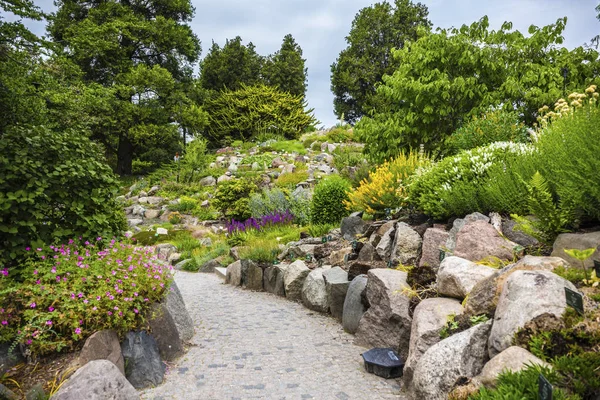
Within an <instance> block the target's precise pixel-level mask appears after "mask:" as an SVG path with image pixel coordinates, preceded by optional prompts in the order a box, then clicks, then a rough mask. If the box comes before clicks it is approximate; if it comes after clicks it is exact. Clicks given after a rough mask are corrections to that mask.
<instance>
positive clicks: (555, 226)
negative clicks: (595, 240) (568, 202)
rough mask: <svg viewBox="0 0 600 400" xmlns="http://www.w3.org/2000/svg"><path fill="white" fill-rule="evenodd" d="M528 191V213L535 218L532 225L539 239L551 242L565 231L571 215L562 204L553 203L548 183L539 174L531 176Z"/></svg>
mask: <svg viewBox="0 0 600 400" xmlns="http://www.w3.org/2000/svg"><path fill="white" fill-rule="evenodd" d="M528 189H529V211H530V212H531V213H532V214H533V215H534V216H535V217H536V218H537V220H536V221H534V222H533V225H534V226H535V227H536V228H537V229H538V230H539V231H540V233H541V236H542V237H541V239H543V240H545V241H551V240H553V239H554V238H555V237H556V236H557V235H558V234H559V233H561V232H565V231H566V229H565V228H566V226H567V225H568V224H569V222H570V221H571V213H570V212H569V210H568V208H565V207H562V204H560V203H559V204H558V205H557V204H556V203H555V202H554V199H553V197H552V194H551V193H550V188H549V186H548V182H547V181H546V179H544V177H543V176H542V174H540V173H539V172H536V173H535V174H533V177H532V178H531V181H530V182H529V185H528Z"/></svg>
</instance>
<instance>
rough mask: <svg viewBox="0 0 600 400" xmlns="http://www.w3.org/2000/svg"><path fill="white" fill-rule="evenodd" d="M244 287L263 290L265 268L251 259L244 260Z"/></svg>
mask: <svg viewBox="0 0 600 400" xmlns="http://www.w3.org/2000/svg"><path fill="white" fill-rule="evenodd" d="M241 263H242V287H244V288H246V289H250V290H257V291H262V290H263V270H262V268H261V267H259V266H258V265H257V264H256V263H254V262H253V261H251V260H242V261H241Z"/></svg>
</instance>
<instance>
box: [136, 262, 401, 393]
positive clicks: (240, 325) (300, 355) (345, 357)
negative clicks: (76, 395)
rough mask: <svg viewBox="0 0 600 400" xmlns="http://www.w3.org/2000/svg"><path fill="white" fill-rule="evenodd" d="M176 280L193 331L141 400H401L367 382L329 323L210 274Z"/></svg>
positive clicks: (373, 379) (348, 339)
mask: <svg viewBox="0 0 600 400" xmlns="http://www.w3.org/2000/svg"><path fill="white" fill-rule="evenodd" d="M175 280H176V282H177V285H178V286H179V289H180V290H181V293H182V295H183V298H184V300H185V302H186V306H187V309H188V311H189V312H190V315H191V317H192V319H193V320H194V325H195V329H196V334H195V335H194V337H193V338H192V344H193V345H192V346H191V347H190V349H189V351H188V352H187V353H186V354H185V355H184V356H183V357H182V358H181V359H180V360H178V362H176V363H175V364H173V365H171V366H170V367H169V369H168V374H167V376H166V379H165V383H164V384H162V385H161V386H159V387H156V388H153V389H147V390H145V391H143V392H142V398H144V399H154V400H159V399H164V400H167V399H180V400H184V399H185V400H188V399H202V400H212V399H214V400H224V399H227V400H230V399H231V400H233V399H322V400H329V399H331V400H338V399H339V400H344V399H360V400H364V399H369V400H378V399H396V400H398V399H402V398H403V395H401V394H400V382H399V380H385V379H383V378H379V377H377V376H375V375H371V374H368V373H367V372H366V371H365V370H364V367H363V363H362V357H361V356H360V354H361V353H362V352H363V351H364V350H365V349H363V348H361V347H357V346H354V345H353V344H352V340H353V336H352V335H350V334H347V333H346V332H344V331H343V329H342V328H341V324H339V323H338V322H337V321H335V320H334V319H333V318H331V317H327V316H324V315H320V314H318V313H314V312H312V311H310V310H308V309H306V308H304V307H303V306H302V305H301V304H298V303H293V302H290V301H288V300H286V299H284V298H281V297H277V296H275V295H272V294H268V293H262V292H261V293H257V292H251V291H247V290H242V289H241V288H237V287H232V286H229V285H224V284H223V283H222V280H221V279H220V278H219V277H217V276H216V275H213V274H201V273H198V274H193V273H186V272H182V271H179V272H177V274H176V276H175Z"/></svg>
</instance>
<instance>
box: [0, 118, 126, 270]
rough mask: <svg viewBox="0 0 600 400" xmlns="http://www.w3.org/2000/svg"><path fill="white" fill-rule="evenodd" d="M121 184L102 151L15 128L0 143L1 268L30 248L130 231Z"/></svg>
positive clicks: (74, 139)
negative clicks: (119, 200) (120, 195)
mask: <svg viewBox="0 0 600 400" xmlns="http://www.w3.org/2000/svg"><path fill="white" fill-rule="evenodd" d="M118 191H119V181H118V179H117V178H116V176H115V175H114V174H113V173H112V171H111V170H110V168H109V167H108V165H107V164H106V162H105V161H104V159H103V156H102V151H101V149H100V147H99V146H98V145H97V144H95V143H92V142H91V141H90V140H89V139H88V138H87V137H85V136H83V135H82V134H80V133H78V132H75V131H72V130H64V131H62V132H53V131H50V130H49V129H46V128H44V127H35V128H31V129H24V128H13V129H10V130H8V131H6V132H5V133H4V134H3V135H2V140H0V265H2V264H4V265H6V266H11V265H17V264H18V261H19V258H20V257H22V256H23V255H24V254H25V248H26V247H32V248H38V247H41V246H42V244H45V243H48V244H53V243H58V242H61V241H66V240H68V239H70V238H73V237H79V236H81V237H84V238H87V239H91V238H96V237H98V236H102V237H112V236H114V235H120V232H121V231H123V230H125V228H126V224H125V216H124V213H123V210H122V208H121V206H120V205H119V204H118V203H117V202H116V200H115V197H116V195H117V193H118Z"/></svg>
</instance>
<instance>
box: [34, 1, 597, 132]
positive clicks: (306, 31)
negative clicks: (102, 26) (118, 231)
mask: <svg viewBox="0 0 600 400" xmlns="http://www.w3.org/2000/svg"><path fill="white" fill-rule="evenodd" d="M421 2H422V3H424V4H425V5H427V7H428V8H429V19H430V20H431V21H432V22H433V26H434V27H442V28H449V27H452V26H456V27H458V26H461V25H462V24H470V23H472V22H473V21H476V20H478V19H479V18H481V17H482V16H484V15H487V16H488V17H489V20H490V25H491V27H492V28H493V29H498V28H499V27H500V26H501V24H502V23H503V22H504V21H511V22H513V27H514V28H515V29H518V30H520V31H522V32H526V31H527V28H528V27H529V25H531V24H535V25H538V26H541V25H547V24H550V23H553V22H555V21H556V20H557V19H558V18H561V17H564V16H566V17H568V21H567V28H566V30H565V32H564V37H565V43H564V45H565V46H567V47H569V48H573V47H577V46H580V45H583V44H584V43H589V41H590V39H591V38H592V37H594V36H595V35H597V34H598V33H600V22H599V21H598V20H597V19H596V12H595V10H594V9H595V7H596V6H597V5H598V0H501V1H489V0H487V1H485V0H423V1H421ZM35 3H36V4H37V5H38V6H40V7H41V8H42V9H43V10H44V11H46V12H50V11H52V10H53V9H54V6H53V4H52V1H51V0H35ZM192 3H193V4H194V6H195V7H196V16H195V17H194V19H193V21H192V22H191V26H192V28H193V30H194V32H195V33H196V35H198V37H199V38H200V40H201V41H202V48H203V53H202V56H204V55H205V54H206V51H208V49H209V48H210V45H211V42H212V41H215V42H217V43H218V44H219V45H221V46H222V45H223V44H224V43H225V39H227V38H234V37H235V36H238V35H239V36H241V37H242V39H243V41H244V43H248V42H249V41H252V43H254V45H255V46H256V49H257V51H258V53H259V54H262V55H268V54H271V53H273V52H275V51H277V49H279V47H280V45H281V41H282V39H283V37H284V36H285V35H286V34H288V33H291V34H292V35H293V36H294V38H295V39H296V42H298V44H299V45H300V46H301V47H302V50H303V52H304V58H305V59H306V63H307V65H306V66H307V67H308V95H307V99H308V103H309V106H310V107H312V108H314V109H315V115H316V117H317V118H318V119H319V121H321V123H322V124H323V125H325V126H332V125H334V124H335V123H336V118H335V116H334V114H333V95H332V94H331V91H330V74H331V72H330V66H331V64H332V63H333V62H334V61H335V59H336V58H337V56H338V54H339V53H340V51H341V50H342V49H344V48H345V47H346V42H345V37H346V35H347V34H348V32H349V31H350V26H351V23H352V20H353V19H354V16H355V15H356V13H357V12H358V11H359V10H360V9H361V8H363V7H368V6H370V5H371V4H373V3H375V1H369V0H252V1H250V0H218V1H206V0H205V1H202V0H192ZM30 26H31V27H32V30H34V31H35V33H37V34H39V35H42V34H43V32H44V24H41V23H36V24H30Z"/></svg>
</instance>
